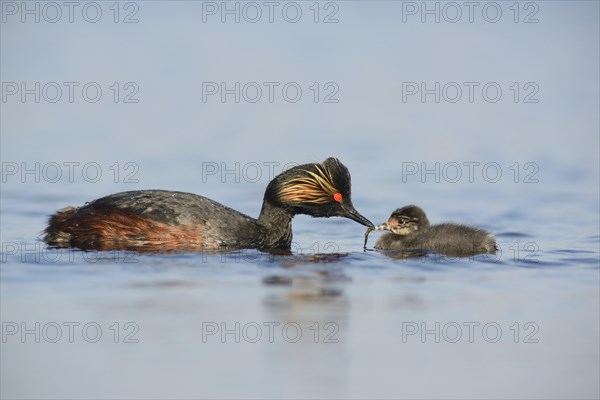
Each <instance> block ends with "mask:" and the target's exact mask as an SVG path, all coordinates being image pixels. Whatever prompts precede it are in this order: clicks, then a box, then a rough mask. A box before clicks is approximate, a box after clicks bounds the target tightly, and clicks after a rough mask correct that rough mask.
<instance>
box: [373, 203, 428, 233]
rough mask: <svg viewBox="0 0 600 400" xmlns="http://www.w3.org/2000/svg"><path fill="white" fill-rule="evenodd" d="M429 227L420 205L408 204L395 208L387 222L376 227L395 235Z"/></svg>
mask: <svg viewBox="0 0 600 400" xmlns="http://www.w3.org/2000/svg"><path fill="white" fill-rule="evenodd" d="M427 227H429V220H428V219H427V215H426V214H425V211H423V209H422V208H421V207H417V206H415V205H410V206H406V207H402V208H399V209H397V210H396V211H394V212H393V213H392V215H390V218H389V219H388V221H387V222H384V223H383V224H381V225H379V226H378V227H377V228H376V229H380V230H387V231H390V232H392V233H395V234H396V235H410V234H411V233H415V232H417V231H418V230H419V229H424V228H427Z"/></svg>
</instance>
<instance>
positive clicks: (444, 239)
mask: <svg viewBox="0 0 600 400" xmlns="http://www.w3.org/2000/svg"><path fill="white" fill-rule="evenodd" d="M375 229H379V230H388V231H390V232H389V233H386V234H384V235H383V236H381V237H380V238H379V239H377V242H376V243H375V248H376V249H380V250H433V251H435V252H437V253H440V254H445V255H449V256H456V257H461V256H469V255H475V254H482V253H494V252H495V251H496V238H495V237H494V235H492V234H491V233H489V232H487V231H484V230H483V229H479V228H474V227H471V226H467V225H460V224H452V223H444V224H438V225H430V224H429V220H428V219H427V215H426V214H425V212H424V211H423V209H421V208H420V207H417V206H415V205H410V206H406V207H402V208H399V209H397V210H396V211H394V212H393V213H392V215H391V216H390V218H389V219H388V221H387V222H386V223H384V224H382V225H379V226H378V227H376V228H375Z"/></svg>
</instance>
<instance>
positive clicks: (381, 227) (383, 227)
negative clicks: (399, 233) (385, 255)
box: [375, 222, 390, 231]
mask: <svg viewBox="0 0 600 400" xmlns="http://www.w3.org/2000/svg"><path fill="white" fill-rule="evenodd" d="M375 229H376V230H378V231H389V230H390V226H389V225H388V223H387V222H384V223H383V224H381V225H378V226H376V227H375Z"/></svg>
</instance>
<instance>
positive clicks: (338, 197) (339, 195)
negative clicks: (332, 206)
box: [333, 193, 342, 203]
mask: <svg viewBox="0 0 600 400" xmlns="http://www.w3.org/2000/svg"><path fill="white" fill-rule="evenodd" d="M333 199H334V200H335V201H337V202H338V203H341V202H342V194H341V193H336V194H334V195H333Z"/></svg>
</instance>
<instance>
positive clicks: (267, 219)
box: [258, 200, 293, 248]
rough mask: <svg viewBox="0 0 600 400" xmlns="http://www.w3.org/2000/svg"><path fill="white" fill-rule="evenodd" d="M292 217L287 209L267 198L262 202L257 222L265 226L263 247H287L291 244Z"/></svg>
mask: <svg viewBox="0 0 600 400" xmlns="http://www.w3.org/2000/svg"><path fill="white" fill-rule="evenodd" d="M292 218H293V215H292V214H291V213H290V212H289V211H287V210H285V209H283V208H281V207H277V206H274V205H273V204H271V203H270V202H269V201H268V200H265V201H264V202H263V206H262V210H260V215H259V216H258V223H259V225H261V226H263V227H264V228H265V234H266V237H265V241H264V245H265V247H284V248H289V247H290V246H291V244H292Z"/></svg>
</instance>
